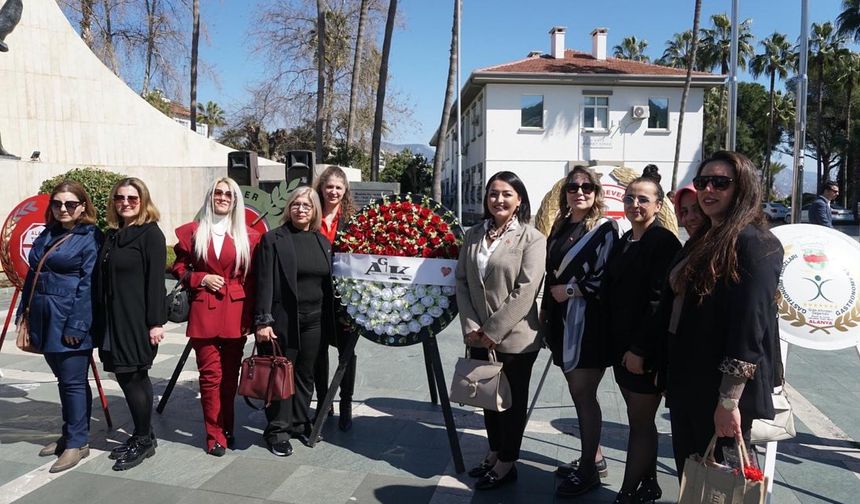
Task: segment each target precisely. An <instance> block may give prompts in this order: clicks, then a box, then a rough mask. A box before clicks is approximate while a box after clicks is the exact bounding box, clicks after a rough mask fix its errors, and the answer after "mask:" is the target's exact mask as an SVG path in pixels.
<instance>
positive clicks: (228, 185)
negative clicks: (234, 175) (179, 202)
mask: <svg viewBox="0 0 860 504" xmlns="http://www.w3.org/2000/svg"><path fill="white" fill-rule="evenodd" d="M241 195H242V193H241V192H240V189H239V185H238V184H236V182H235V181H234V180H233V179H231V178H227V177H224V178H220V179H218V180H216V181H215V183H214V184H213V185H212V187H210V188H209V191H208V192H207V193H206V199H205V200H204V201H203V206H202V207H201V208H200V211H199V212H197V216H196V217H195V218H194V220H193V221H192V222H189V223H188V224H184V225H182V226H180V227H179V228H177V229H176V237H177V238H178V239H179V241H178V242H177V243H176V245H175V246H174V250H175V251H176V261H175V262H174V263H173V274H174V275H175V276H176V278H179V279H180V281H181V282H183V283H184V284H185V285H186V287H187V288H188V289H189V294H190V296H189V297H190V301H191V311H190V313H189V315H188V329H187V331H186V335H187V336H188V337H189V338H191V346H192V347H193V348H194V353H195V354H196V356H197V369H198V371H199V372H200V402H201V403H202V405H203V422H204V424H205V426H206V451H207V452H208V453H209V454H210V455H214V456H216V457H220V456H222V455H224V453H225V451H226V449H225V447H229V448H232V447H233V400H234V398H235V397H236V388H237V387H238V381H239V367H240V366H241V361H242V351H243V348H244V346H245V335H246V334H248V332H250V329H249V328H250V326H251V313H252V310H253V307H254V300H253V294H254V287H253V285H252V281H251V279H252V278H253V276H252V275H250V274H249V269H250V266H251V257H253V254H254V248H255V247H256V246H257V243H258V242H259V241H260V234H259V233H257V232H256V231H254V230H253V229H251V228H249V227H247V226H246V225H245V205H244V203H243V201H242V196H241Z"/></svg>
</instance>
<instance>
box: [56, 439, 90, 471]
mask: <svg viewBox="0 0 860 504" xmlns="http://www.w3.org/2000/svg"><path fill="white" fill-rule="evenodd" d="M89 456H90V445H88V444H86V445H84V446H82V447H80V448H66V449H65V450H63V453H62V454H60V458H58V459H57V461H56V462H54V465H52V466H51V468H50V469H48V472H50V473H58V472H61V471H65V470H67V469H71V468H72V467H75V466H76V465H78V462H80V461H81V459H84V458H87V457H89Z"/></svg>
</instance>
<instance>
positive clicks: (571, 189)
mask: <svg viewBox="0 0 860 504" xmlns="http://www.w3.org/2000/svg"><path fill="white" fill-rule="evenodd" d="M580 189H582V194H591V193H593V192H594V190H595V189H597V185H595V184H592V183H591V182H585V183H584V184H577V183H576V182H570V183H569V184H567V185H565V186H564V190H565V192H567V193H568V194H576V193H577V192H578V191H579V190H580Z"/></svg>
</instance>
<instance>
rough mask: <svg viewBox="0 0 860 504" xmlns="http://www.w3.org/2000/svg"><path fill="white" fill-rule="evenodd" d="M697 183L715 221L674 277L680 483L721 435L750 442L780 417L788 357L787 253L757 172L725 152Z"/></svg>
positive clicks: (671, 337)
mask: <svg viewBox="0 0 860 504" xmlns="http://www.w3.org/2000/svg"><path fill="white" fill-rule="evenodd" d="M693 185H694V186H695V188H696V190H697V191H698V192H697V197H698V201H699V206H700V207H701V209H702V212H703V213H704V214H705V216H706V217H707V219H706V220H705V222H704V224H703V226H702V228H701V229H700V230H699V231H697V232H696V234H695V235H694V240H693V241H692V243H691V244H690V245H689V246H688V247H687V248H686V255H685V257H684V258H683V259H682V260H681V261H680V262H679V263H678V264H676V265H675V266H674V267H673V268H672V270H671V272H670V274H669V286H670V287H671V293H670V294H671V299H669V300H668V301H667V303H668V304H669V305H670V306H672V309H671V315H670V317H669V322H668V333H667V338H668V341H667V346H666V349H665V351H666V383H667V390H666V394H667V395H666V397H667V402H668V406H669V410H670V413H671V422H672V446H673V448H674V452H675V463H676V466H677V468H678V477H679V478H680V477H681V475H682V474H683V470H684V462H685V461H686V459H687V457H688V456H690V455H691V454H693V453H698V454H700V455H702V454H704V452H705V449H706V448H707V446H708V443H709V442H710V440H711V438H712V436H713V435H714V434H716V435H717V436H719V437H720V438H721V439H720V442H719V443H718V446H720V447H722V446H726V445H730V444H731V443H732V442H733V440H734V439H735V438H737V437H738V436H742V437H743V438H745V439H746V440H747V442H748V441H749V433H750V428H751V426H752V422H753V420H754V419H756V418H773V414H774V410H773V403H772V401H771V393H772V392H773V387H774V383H775V381H776V380H778V371H777V368H778V367H779V366H778V363H779V358H780V357H779V334H778V327H777V308H776V291H777V286H778V284H779V275H780V271H781V267H782V258H783V249H782V245H781V244H780V243H779V240H777V239H776V237H775V236H774V235H773V234H772V233H771V232H770V231H769V230H768V228H767V225H766V219H765V216H764V213H763V212H762V210H761V183H760V182H759V180H758V175H757V170H756V168H755V166H754V165H753V164H752V162H751V161H750V160H749V159H748V158H747V157H746V156H744V155H743V154H738V153H736V152H729V151H720V152H717V153H715V154H714V155H713V156H711V157H710V158H708V159H706V160H705V161H703V162H702V164H701V165H699V167H698V169H697V170H696V177H695V178H694V179H693ZM726 438H727V439H726ZM716 456H717V457H718V459H721V458H722V449H718V450H716Z"/></svg>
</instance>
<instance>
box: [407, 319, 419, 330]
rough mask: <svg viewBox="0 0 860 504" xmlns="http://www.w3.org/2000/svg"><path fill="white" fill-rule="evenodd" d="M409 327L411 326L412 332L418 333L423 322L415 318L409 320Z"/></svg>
mask: <svg viewBox="0 0 860 504" xmlns="http://www.w3.org/2000/svg"><path fill="white" fill-rule="evenodd" d="M408 327H409V332H411V333H417V332H418V331H420V330H421V324H420V323H418V322H417V321H415V320H411V321H409V324H408Z"/></svg>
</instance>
